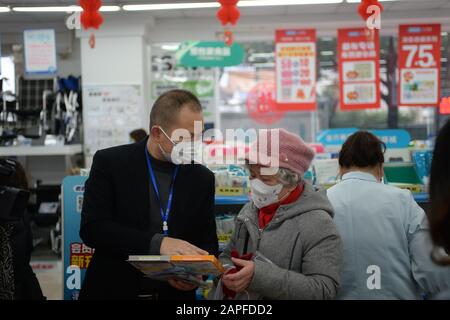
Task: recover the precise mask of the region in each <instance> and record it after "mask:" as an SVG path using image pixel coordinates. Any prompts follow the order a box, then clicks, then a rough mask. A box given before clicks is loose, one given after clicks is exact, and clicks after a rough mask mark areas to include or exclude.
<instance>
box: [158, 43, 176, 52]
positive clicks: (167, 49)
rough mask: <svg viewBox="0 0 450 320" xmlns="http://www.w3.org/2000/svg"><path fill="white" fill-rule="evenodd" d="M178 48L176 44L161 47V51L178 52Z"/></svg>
mask: <svg viewBox="0 0 450 320" xmlns="http://www.w3.org/2000/svg"><path fill="white" fill-rule="evenodd" d="M179 47H180V44H178V43H175V44H163V45H161V49H163V50H166V51H176V50H178V48H179Z"/></svg>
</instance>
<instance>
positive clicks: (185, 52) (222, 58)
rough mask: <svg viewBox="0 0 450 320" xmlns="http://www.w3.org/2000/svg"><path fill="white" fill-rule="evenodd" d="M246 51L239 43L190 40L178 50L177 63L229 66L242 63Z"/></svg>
mask: <svg viewBox="0 0 450 320" xmlns="http://www.w3.org/2000/svg"><path fill="white" fill-rule="evenodd" d="M244 56H245V52H244V48H242V47H241V46H240V45H239V44H238V43H233V44H232V45H231V46H227V45H226V44H225V43H224V42H222V41H188V42H184V43H183V44H181V46H180V48H179V49H178V50H177V52H176V59H177V63H178V64H179V65H181V66H184V67H228V66H235V65H239V64H241V63H242V61H243V60H244Z"/></svg>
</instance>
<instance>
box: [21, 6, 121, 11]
mask: <svg viewBox="0 0 450 320" xmlns="http://www.w3.org/2000/svg"><path fill="white" fill-rule="evenodd" d="M119 10H120V7H119V6H102V7H101V8H100V11H102V12H113V11H119ZM13 11H16V12H81V11H83V9H82V8H81V7H80V6H59V7H14V8H13Z"/></svg>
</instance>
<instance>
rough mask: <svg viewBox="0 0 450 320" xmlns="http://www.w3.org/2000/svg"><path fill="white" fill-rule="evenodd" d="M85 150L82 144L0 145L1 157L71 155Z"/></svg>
mask: <svg viewBox="0 0 450 320" xmlns="http://www.w3.org/2000/svg"><path fill="white" fill-rule="evenodd" d="M82 152H83V147H82V145H81V144H73V145H65V146H18V147H0V156H1V157H30V156H70V155H75V154H79V153H82Z"/></svg>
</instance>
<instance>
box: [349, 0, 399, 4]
mask: <svg viewBox="0 0 450 320" xmlns="http://www.w3.org/2000/svg"><path fill="white" fill-rule="evenodd" d="M378 1H379V2H389V1H401V0H378ZM360 2H361V0H347V3H360Z"/></svg>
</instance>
